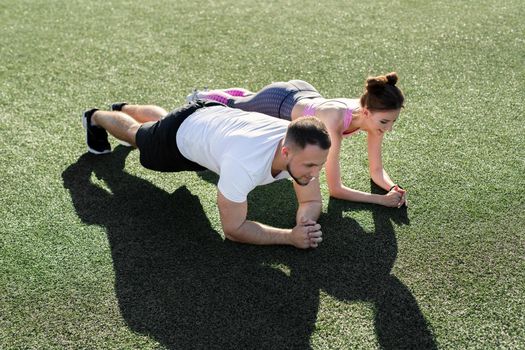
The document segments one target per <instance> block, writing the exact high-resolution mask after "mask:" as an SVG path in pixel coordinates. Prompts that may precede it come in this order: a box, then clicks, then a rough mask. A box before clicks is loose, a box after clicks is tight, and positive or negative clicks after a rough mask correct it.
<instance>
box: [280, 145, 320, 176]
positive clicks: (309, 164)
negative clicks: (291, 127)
mask: <svg viewBox="0 0 525 350" xmlns="http://www.w3.org/2000/svg"><path fill="white" fill-rule="evenodd" d="M283 153H284V154H285V157H287V160H288V163H287V165H286V170H287V171H288V173H289V174H290V176H291V177H292V178H293V179H294V180H295V182H296V183H297V184H299V185H301V186H306V185H308V184H309V183H310V181H312V180H313V179H314V178H318V177H319V172H320V171H321V169H322V167H323V164H324V163H326V158H327V157H328V150H324V149H322V148H320V147H319V146H317V145H307V146H306V147H305V148H304V149H302V150H301V149H299V148H295V149H292V148H288V147H283Z"/></svg>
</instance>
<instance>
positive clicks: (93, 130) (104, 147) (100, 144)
mask: <svg viewBox="0 0 525 350" xmlns="http://www.w3.org/2000/svg"><path fill="white" fill-rule="evenodd" d="M96 111H98V109H96V108H93V109H90V110H87V111H85V112H84V113H83V114H82V126H84V129H85V130H86V143H87V146H88V151H89V152H90V153H93V154H106V153H110V152H111V145H110V144H109V141H108V132H107V131H106V130H104V129H103V128H100V127H98V126H93V125H91V117H92V116H93V113H95V112H96Z"/></svg>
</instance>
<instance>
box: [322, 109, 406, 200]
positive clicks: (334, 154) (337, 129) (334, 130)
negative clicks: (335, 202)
mask: <svg viewBox="0 0 525 350" xmlns="http://www.w3.org/2000/svg"><path fill="white" fill-rule="evenodd" d="M334 114H335V113H331V114H328V113H326V112H325V113H320V116H319V118H320V119H321V120H322V121H323V122H324V123H325V125H326V128H327V130H328V133H329V134H330V139H331V141H332V146H331V147H330V152H329V153H328V159H327V160H326V166H325V167H326V182H327V184H328V190H329V192H330V196H332V197H334V198H337V199H343V200H348V201H353V202H363V203H374V204H380V205H385V206H389V207H395V206H398V203H399V201H400V198H401V195H399V193H397V192H395V191H391V192H389V193H388V194H387V195H384V196H383V195H378V194H372V193H368V192H362V191H358V190H354V189H351V188H349V187H346V186H344V185H343V184H342V181H341V167H340V159H339V157H340V154H341V143H342V140H343V137H342V133H343V122H342V117H341V116H340V115H339V114H335V115H334Z"/></svg>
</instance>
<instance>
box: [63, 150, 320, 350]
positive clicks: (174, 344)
mask: <svg viewBox="0 0 525 350" xmlns="http://www.w3.org/2000/svg"><path fill="white" fill-rule="evenodd" d="M128 153H129V150H127V149H126V148H123V147H117V148H116V150H115V151H114V152H113V153H111V154H109V155H104V156H92V155H90V154H85V155H83V156H81V157H80V158H79V159H78V161H77V162H76V163H74V164H72V165H71V166H69V167H68V168H67V169H66V170H65V171H64V172H63V174H62V176H63V181H64V186H65V188H67V189H68V190H69V191H70V194H71V197H72V200H73V205H74V207H75V210H76V212H77V214H78V216H79V217H80V218H81V220H82V221H83V222H84V223H86V224H93V225H100V226H102V227H104V228H105V229H106V232H107V236H108V241H109V245H110V248H111V254H112V258H113V264H114V271H115V289H116V294H117V299H118V302H119V308H120V310H121V314H122V316H123V318H124V320H125V321H126V323H127V324H128V326H129V327H130V329H132V330H133V331H135V332H139V333H141V334H145V335H148V336H150V337H152V338H153V339H155V340H157V341H158V342H160V343H161V344H162V345H164V346H165V347H167V348H171V349H237V348H242V349H282V348H287V349H293V348H296V349H308V348H309V335H310V334H311V333H312V331H313V327H314V324H315V318H314V317H315V307H316V305H315V304H314V303H313V300H307V299H305V297H304V296H302V294H303V291H302V290H300V289H299V288H302V287H303V286H302V285H297V284H294V283H291V281H290V279H289V278H288V276H286V275H285V274H283V273H281V272H280V271H277V270H275V269H273V268H271V267H268V266H265V265H261V264H258V263H257V260H260V259H257V254H262V253H261V252H260V251H259V250H262V251H264V248H263V247H252V246H247V245H239V244H234V243H231V242H229V241H224V240H223V239H222V238H221V236H220V235H219V234H218V233H217V232H215V231H214V230H213V229H212V227H211V225H210V223H209V221H208V218H207V217H206V216H205V214H204V211H203V208H202V205H201V203H200V202H199V199H198V198H197V197H196V196H194V195H192V194H191V193H190V191H189V190H188V189H187V188H186V187H181V188H179V189H177V190H176V191H175V192H174V193H167V192H165V191H163V190H161V189H159V188H158V187H156V186H154V185H153V184H151V183H150V182H148V181H146V180H143V179H140V178H138V177H135V176H132V175H130V174H128V173H126V172H125V171H124V170H123V169H124V162H125V158H126V156H127V155H128ZM281 249H282V248H281ZM258 251H259V252H258Z"/></svg>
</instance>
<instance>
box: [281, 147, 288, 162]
mask: <svg viewBox="0 0 525 350" xmlns="http://www.w3.org/2000/svg"><path fill="white" fill-rule="evenodd" d="M289 155H290V148H288V147H287V146H283V147H281V156H283V158H284V159H288V156H289Z"/></svg>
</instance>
